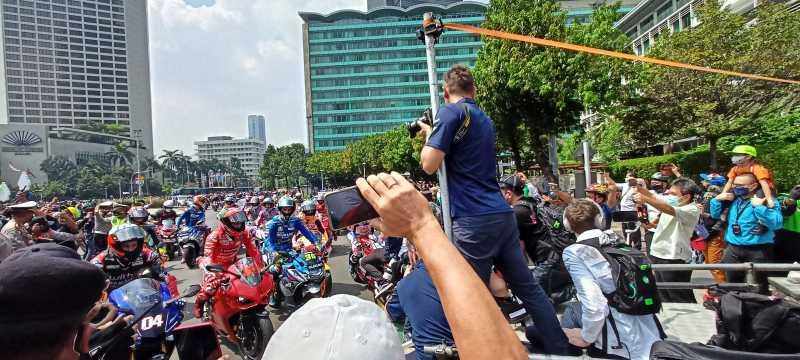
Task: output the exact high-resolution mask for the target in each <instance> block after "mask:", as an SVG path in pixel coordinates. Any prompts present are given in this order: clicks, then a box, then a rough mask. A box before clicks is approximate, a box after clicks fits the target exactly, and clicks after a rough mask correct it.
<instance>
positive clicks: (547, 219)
mask: <svg viewBox="0 0 800 360" xmlns="http://www.w3.org/2000/svg"><path fill="white" fill-rule="evenodd" d="M533 210H534V212H535V213H536V219H537V220H538V221H541V222H542V223H543V224H544V225H545V227H546V228H547V233H548V238H549V239H547V243H548V245H550V247H551V248H552V249H553V252H555V253H557V254H558V257H559V258H560V257H561V254H562V253H564V249H566V248H567V246H570V245H572V244H574V243H575V234H573V233H571V232H569V231H567V229H565V228H564V224H563V223H562V221H563V218H564V212H563V210H559V209H557V208H554V207H552V206H547V205H545V204H540V205H539V206H536V207H535V209H533Z"/></svg>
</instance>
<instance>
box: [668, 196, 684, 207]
mask: <svg viewBox="0 0 800 360" xmlns="http://www.w3.org/2000/svg"><path fill="white" fill-rule="evenodd" d="M666 201H667V205H669V206H672V207H676V206H679V205H680V203H681V199H680V198H679V197H677V196H675V195H667V198H666Z"/></svg>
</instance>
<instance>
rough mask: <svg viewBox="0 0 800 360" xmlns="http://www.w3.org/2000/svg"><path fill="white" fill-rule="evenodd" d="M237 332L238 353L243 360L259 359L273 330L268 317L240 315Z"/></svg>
mask: <svg viewBox="0 0 800 360" xmlns="http://www.w3.org/2000/svg"><path fill="white" fill-rule="evenodd" d="M239 326H240V329H239V334H241V336H240V337H239V353H240V354H242V358H243V359H245V360H260V359H261V355H262V354H264V350H266V349H267V343H268V342H269V339H270V338H272V333H273V332H275V330H274V328H273V327H272V321H270V319H269V317H261V316H242V317H241V320H240V323H239Z"/></svg>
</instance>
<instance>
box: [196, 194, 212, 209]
mask: <svg viewBox="0 0 800 360" xmlns="http://www.w3.org/2000/svg"><path fill="white" fill-rule="evenodd" d="M192 202H194V204H195V205H197V206H199V207H201V208H205V207H206V205H207V204H208V198H207V197H206V196H205V195H195V196H194V198H192Z"/></svg>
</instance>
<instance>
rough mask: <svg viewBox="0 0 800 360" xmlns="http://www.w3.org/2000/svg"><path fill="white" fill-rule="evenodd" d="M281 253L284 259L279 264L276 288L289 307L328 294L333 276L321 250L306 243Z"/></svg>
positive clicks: (300, 304) (298, 305)
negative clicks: (279, 274)
mask: <svg viewBox="0 0 800 360" xmlns="http://www.w3.org/2000/svg"><path fill="white" fill-rule="evenodd" d="M281 255H282V256H283V257H284V259H286V260H284V261H283V263H282V264H281V276H280V285H279V287H278V288H279V289H280V292H281V294H282V295H283V297H285V298H286V299H287V300H288V305H289V307H290V308H296V307H300V306H302V305H303V304H305V303H306V301H308V300H310V299H312V298H316V297H327V296H330V293H331V288H332V286H333V278H332V276H331V271H330V267H329V266H328V263H327V261H326V259H325V256H324V254H323V253H322V251H320V250H319V249H318V248H317V247H316V246H314V245H307V246H304V247H303V248H302V249H300V251H292V252H290V253H281Z"/></svg>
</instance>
